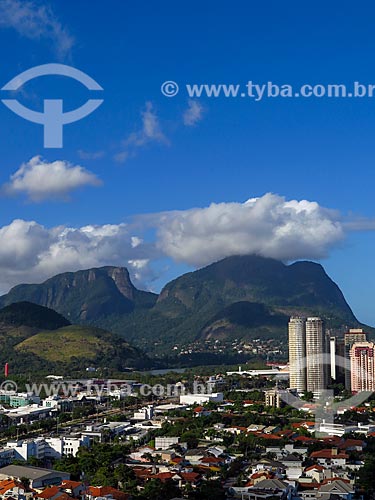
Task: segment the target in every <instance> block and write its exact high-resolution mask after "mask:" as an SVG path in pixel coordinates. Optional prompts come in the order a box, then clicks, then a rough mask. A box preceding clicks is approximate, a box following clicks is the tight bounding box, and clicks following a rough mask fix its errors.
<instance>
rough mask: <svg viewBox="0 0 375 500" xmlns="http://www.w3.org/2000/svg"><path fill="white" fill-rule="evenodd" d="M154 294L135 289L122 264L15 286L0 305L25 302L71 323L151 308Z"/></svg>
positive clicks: (1, 300) (154, 300)
mask: <svg viewBox="0 0 375 500" xmlns="http://www.w3.org/2000/svg"><path fill="white" fill-rule="evenodd" d="M156 299H157V295H156V294H153V293H150V292H144V291H141V290H137V289H136V288H135V287H134V285H133V284H132V282H131V281H130V277H129V272H128V270H127V269H126V268H124V267H102V268H99V269H88V270H85V271H78V272H75V273H63V274H58V275H57V276H54V277H53V278H50V279H48V280H47V281H45V282H44V283H42V284H38V285H18V286H16V287H14V288H12V289H11V291H10V292H9V293H8V294H7V295H4V296H3V297H1V298H0V307H4V306H6V305H9V304H12V303H14V302H20V301H28V302H33V303H35V304H39V305H42V306H45V307H49V308H51V309H54V310H55V311H58V312H59V313H61V314H62V315H63V316H65V317H66V318H69V321H71V322H73V323H82V322H95V321H96V320H98V319H102V318H105V317H106V316H110V315H113V314H116V315H123V314H128V313H130V312H132V311H134V310H135V309H147V308H150V307H152V306H153V305H154V304H155V302H156Z"/></svg>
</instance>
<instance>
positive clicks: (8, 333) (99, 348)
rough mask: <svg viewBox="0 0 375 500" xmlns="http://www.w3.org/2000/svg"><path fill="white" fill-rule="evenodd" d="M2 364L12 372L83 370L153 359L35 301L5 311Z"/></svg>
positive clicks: (0, 314)
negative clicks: (73, 323) (73, 321)
mask: <svg viewBox="0 0 375 500" xmlns="http://www.w3.org/2000/svg"><path fill="white" fill-rule="evenodd" d="M0 345H1V350H0V365H1V364H4V363H6V362H8V363H9V365H10V370H11V373H31V372H39V373H44V372H48V371H49V372H56V371H61V372H62V373H68V372H72V371H75V370H78V371H82V370H85V369H86V368H87V367H88V366H94V367H97V368H103V367H110V368H111V369H115V370H123V369H124V368H128V367H141V368H142V367H145V366H148V362H149V360H148V358H147V357H146V356H145V355H144V354H143V353H141V352H140V351H139V350H138V349H137V348H135V347H133V346H131V345H130V344H129V343H127V342H126V341H125V340H124V338H122V337H120V336H117V335H115V334H113V333H111V332H108V331H105V330H102V329H99V328H94V327H92V326H81V325H78V326H77V325H71V324H70V323H69V321H67V320H66V319H65V318H64V317H63V316H61V315H60V314H58V313H56V312H55V311H53V310H51V309H48V308H46V307H43V306H40V305H37V304H33V303H30V302H20V303H14V304H11V305H9V306H6V307H5V308H3V309H1V310H0Z"/></svg>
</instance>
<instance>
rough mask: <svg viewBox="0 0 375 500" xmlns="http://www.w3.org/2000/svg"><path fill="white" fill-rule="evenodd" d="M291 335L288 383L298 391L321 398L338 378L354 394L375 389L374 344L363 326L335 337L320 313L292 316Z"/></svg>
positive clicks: (290, 322)
mask: <svg viewBox="0 0 375 500" xmlns="http://www.w3.org/2000/svg"><path fill="white" fill-rule="evenodd" d="M288 335H289V379H290V383H289V385H290V388H291V389H294V390H295V391H296V392H297V393H299V394H302V393H305V392H309V393H313V395H314V397H315V398H319V397H320V396H321V394H322V393H323V392H324V391H325V390H326V389H327V387H328V385H329V384H332V383H335V382H337V383H338V382H342V383H344V384H345V388H346V389H347V390H348V391H351V392H352V393H353V394H356V393H358V392H361V391H370V392H373V391H374V390H375V344H374V343H373V342H369V341H368V339H367V334H366V332H364V331H363V329H361V328H355V329H350V330H349V331H348V332H346V333H345V334H344V336H343V337H336V336H330V334H329V331H327V330H326V329H325V326H324V322H323V320H322V319H321V318H319V317H310V318H303V317H291V318H290V321H289V328H288Z"/></svg>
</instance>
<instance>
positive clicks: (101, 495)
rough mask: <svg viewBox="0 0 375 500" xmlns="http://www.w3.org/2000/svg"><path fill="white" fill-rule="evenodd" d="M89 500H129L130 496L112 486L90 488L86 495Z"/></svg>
mask: <svg viewBox="0 0 375 500" xmlns="http://www.w3.org/2000/svg"><path fill="white" fill-rule="evenodd" d="M86 498H87V500H99V499H100V500H101V499H109V500H111V499H114V500H129V498H130V495H129V494H128V493H124V492H123V491H120V490H117V489H116V488H112V487H111V486H89V488H88V489H87V493H86Z"/></svg>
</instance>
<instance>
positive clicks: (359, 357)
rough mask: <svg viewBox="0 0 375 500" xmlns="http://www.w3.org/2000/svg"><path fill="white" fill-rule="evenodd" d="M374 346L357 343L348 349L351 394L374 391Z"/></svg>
mask: <svg viewBox="0 0 375 500" xmlns="http://www.w3.org/2000/svg"><path fill="white" fill-rule="evenodd" d="M374 349H375V344H373V343H372V342H357V343H355V344H353V345H352V347H351V349H350V369H351V388H352V392H353V394H356V393H357V392H361V391H375V357H374Z"/></svg>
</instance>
